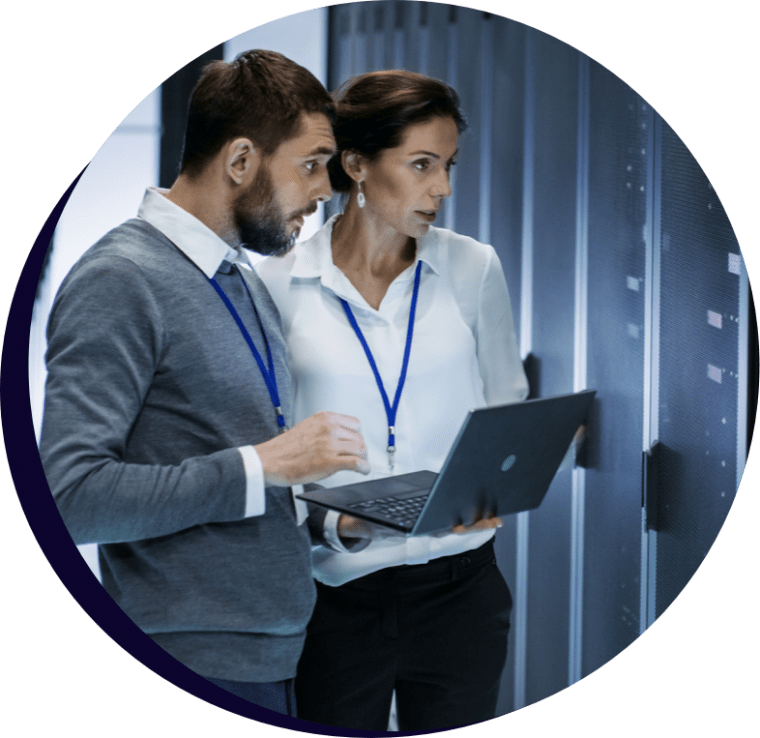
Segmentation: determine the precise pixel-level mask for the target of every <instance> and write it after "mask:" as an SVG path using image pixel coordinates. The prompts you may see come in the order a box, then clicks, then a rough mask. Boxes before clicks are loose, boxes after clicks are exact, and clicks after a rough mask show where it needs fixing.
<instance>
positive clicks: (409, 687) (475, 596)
mask: <svg viewBox="0 0 760 738" xmlns="http://www.w3.org/2000/svg"><path fill="white" fill-rule="evenodd" d="M317 589H318V595H317V605H316V609H315V611H314V615H313V616H312V619H311V622H310V623H309V627H308V631H307V636H306V645H305V648H304V652H303V654H302V656H301V660H300V662H299V664H298V673H297V675H296V697H297V700H298V717H299V718H300V719H302V720H311V721H313V722H316V723H323V724H326V725H333V726H336V727H342V728H353V729H365V730H381V731H384V730H387V728H388V716H389V712H390V706H391V698H392V695H393V691H394V689H395V691H396V706H397V714H398V723H399V730H402V731H404V730H408V731H414V730H442V729H446V728H453V727H456V726H460V725H470V724H472V723H477V722H480V721H482V720H488V719H490V718H493V717H494V716H495V712H496V700H497V697H498V692H499V680H500V678H501V672H502V670H503V668H504V663H505V661H506V658H507V636H508V634H509V614H510V611H511V609H512V597H511V595H510V592H509V588H508V587H507V584H506V582H505V581H504V578H503V577H502V575H501V573H500V572H499V570H498V568H497V566H496V559H495V557H494V551H493V542H492V541H489V542H488V543H487V544H485V545H484V546H482V547H481V548H479V549H476V550H474V551H468V552H466V553H464V554H457V555H454V556H446V557H444V558H440V559H434V560H433V561H430V562H428V563H427V564H421V565H418V566H397V567H392V568H389V569H384V570H382V571H379V572H375V573H373V574H370V575H368V576H365V577H362V578H361V579H357V580H354V581H351V582H348V583H346V584H344V585H342V586H341V587H327V586H325V585H322V584H318V586H317Z"/></svg>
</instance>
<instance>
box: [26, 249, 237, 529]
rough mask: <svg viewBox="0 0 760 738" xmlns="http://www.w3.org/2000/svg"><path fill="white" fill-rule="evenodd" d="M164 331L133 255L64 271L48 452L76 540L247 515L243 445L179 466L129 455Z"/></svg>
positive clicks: (52, 322)
mask: <svg viewBox="0 0 760 738" xmlns="http://www.w3.org/2000/svg"><path fill="white" fill-rule="evenodd" d="M164 341H165V328H164V325H163V321H162V314H161V309H160V306H159V304H158V302H157V300H156V298H155V296H154V294H153V292H152V290H151V289H150V287H149V285H148V283H147V281H146V279H145V277H144V275H143V274H142V272H141V271H140V269H139V268H138V267H137V266H136V265H135V264H134V263H132V262H131V261H129V260H127V259H124V258H120V257H115V256H99V257H96V258H91V259H90V260H89V261H87V262H85V263H84V264H80V265H79V266H77V267H76V268H75V270H74V271H73V272H72V274H71V275H70V276H69V277H67V279H66V280H65V281H64V283H63V285H62V287H61V290H60V291H59V294H58V296H57V298H56V302H55V305H54V306H53V310H52V312H51V315H50V319H49V323H48V352H47V357H46V359H47V369H48V378H47V383H46V389H45V408H44V414H43V424H42V433H41V439H40V455H41V458H42V463H43V467H44V469H45V474H46V476H47V480H48V483H49V485H50V489H51V491H52V493H53V496H54V497H55V500H56V503H57V505H58V509H59V511H60V513H61V516H62V517H63V520H64V522H65V524H66V526H67V528H68V530H69V532H70V533H71V536H72V538H73V539H74V541H75V542H76V543H77V544H82V543H115V542H125V541H135V540H141V539H145V538H153V537H158V536H163V535H167V534H170V533H175V532H177V531H179V530H184V529H186V528H189V527H191V526H194V525H198V524H202V523H208V522H227V521H232V520H239V519H241V518H242V517H243V516H244V512H245V499H246V482H245V471H244V465H243V459H242V456H241V455H240V452H239V451H238V449H236V448H231V449H226V450H223V451H219V452H216V453H212V454H210V455H207V456H201V457H195V458H188V459H185V460H183V461H182V462H181V463H180V464H178V465H166V466H164V465H150V464H135V463H127V462H126V461H125V460H124V459H125V451H126V448H127V442H128V438H129V435H130V431H131V429H132V427H133V425H134V423H135V421H136V419H137V417H138V414H139V413H140V410H141V408H142V405H143V402H144V400H145V397H146V395H147V393H148V390H149V387H150V385H151V381H152V379H153V376H154V373H155V372H156V371H157V370H158V367H159V360H160V357H161V352H162V348H163V343H164Z"/></svg>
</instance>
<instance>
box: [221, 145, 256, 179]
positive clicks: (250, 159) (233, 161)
mask: <svg viewBox="0 0 760 738" xmlns="http://www.w3.org/2000/svg"><path fill="white" fill-rule="evenodd" d="M260 161H261V154H260V153H259V150H258V149H257V148H256V147H255V146H254V145H253V141H251V139H250V138H236V139H234V140H232V141H230V142H229V143H228V144H227V146H226V147H225V160H224V170H225V173H226V174H227V176H228V177H229V178H230V179H231V180H232V181H233V182H234V183H235V184H239V185H240V184H246V183H248V182H250V181H251V180H252V179H253V177H254V176H255V175H256V172H257V170H258V168H259V163H260Z"/></svg>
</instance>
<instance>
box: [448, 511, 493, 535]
mask: <svg viewBox="0 0 760 738" xmlns="http://www.w3.org/2000/svg"><path fill="white" fill-rule="evenodd" d="M502 525H504V523H503V521H502V519H501V518H497V517H496V516H489V517H486V518H480V519H479V520H476V521H475V522H474V523H472V524H471V525H455V526H454V527H453V528H452V529H451V532H452V533H458V534H459V535H463V534H464V533H476V532H477V531H479V530H490V529H491V528H501V526H502Z"/></svg>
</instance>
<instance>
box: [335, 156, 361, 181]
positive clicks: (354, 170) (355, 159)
mask: <svg viewBox="0 0 760 738" xmlns="http://www.w3.org/2000/svg"><path fill="white" fill-rule="evenodd" d="M340 163H341V164H342V165H343V171H344V172H345V173H346V174H347V175H348V176H349V177H351V179H353V180H354V182H362V181H363V180H364V179H365V177H366V176H367V161H366V159H365V158H364V157H363V156H362V155H361V154H358V153H356V151H343V152H342V153H341V155H340Z"/></svg>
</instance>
